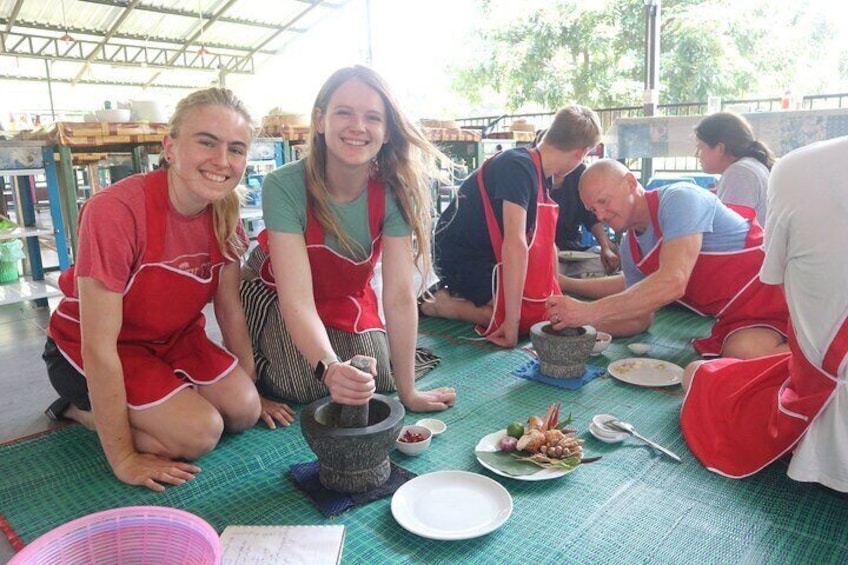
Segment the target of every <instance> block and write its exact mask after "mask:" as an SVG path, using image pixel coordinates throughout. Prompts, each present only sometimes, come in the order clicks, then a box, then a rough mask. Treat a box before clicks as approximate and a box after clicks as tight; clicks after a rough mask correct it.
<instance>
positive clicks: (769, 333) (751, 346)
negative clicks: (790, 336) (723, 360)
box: [721, 327, 789, 359]
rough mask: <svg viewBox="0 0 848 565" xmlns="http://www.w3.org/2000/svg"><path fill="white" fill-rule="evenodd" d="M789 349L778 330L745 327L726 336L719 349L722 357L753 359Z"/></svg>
mask: <svg viewBox="0 0 848 565" xmlns="http://www.w3.org/2000/svg"><path fill="white" fill-rule="evenodd" d="M787 351H789V344H787V343H786V340H785V339H784V337H783V336H782V335H780V334H779V333H778V332H776V331H774V330H772V329H769V328H765V327H760V328H745V329H742V330H738V331H735V332H733V333H732V334H730V335H729V336H727V339H725V340H724V346H723V347H722V350H721V356H722V357H732V358H734V359H755V358H757V357H765V356H767V355H774V354H776V353H786V352H787Z"/></svg>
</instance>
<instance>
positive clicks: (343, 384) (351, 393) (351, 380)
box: [324, 356, 377, 406]
mask: <svg viewBox="0 0 848 565" xmlns="http://www.w3.org/2000/svg"><path fill="white" fill-rule="evenodd" d="M358 357H362V356H358ZM367 359H369V360H370V361H369V364H370V366H371V370H372V371H374V370H375V368H376V366H377V360H376V359H374V358H371V357H368V358H367ZM324 384H325V385H327V388H328V389H330V396H331V397H332V399H333V402H336V403H338V404H350V405H352V406H356V405H361V404H368V401H369V400H371V397H372V396H374V391H375V390H377V384H376V383H375V382H374V375H373V374H372V373H367V372H365V371H360V370H359V369H357V368H356V367H354V366H353V365H351V364H350V361H346V362H344V363H333V364H332V365H330V366H329V367H328V368H327V372H326V374H325V376H324Z"/></svg>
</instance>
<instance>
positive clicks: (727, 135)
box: [695, 112, 775, 226]
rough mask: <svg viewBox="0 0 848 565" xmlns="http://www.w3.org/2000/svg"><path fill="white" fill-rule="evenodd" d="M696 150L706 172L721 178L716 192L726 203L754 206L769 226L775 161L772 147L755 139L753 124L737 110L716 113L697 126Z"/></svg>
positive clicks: (759, 218) (758, 216) (760, 217)
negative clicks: (768, 192) (768, 193)
mask: <svg viewBox="0 0 848 565" xmlns="http://www.w3.org/2000/svg"><path fill="white" fill-rule="evenodd" d="M695 136H696V138H697V141H696V144H695V145H696V148H697V149H696V152H695V154H696V155H697V156H698V158H699V159H700V161H701V168H702V169H703V170H704V172H705V173H708V174H712V175H715V174H718V175H721V178H720V179H719V181H718V186H717V187H716V195H717V196H718V197H719V199H720V200H721V201H722V202H724V203H725V204H736V205H742V206H748V207H749V208H753V209H754V211H755V212H756V214H757V221H758V222H759V223H760V225H761V226H765V225H766V188H767V187H768V178H769V172H770V171H771V167H772V165H774V162H775V156H774V154H773V153H772V152H771V149H769V148H768V146H767V145H766V144H765V143H763V142H762V141H759V140H756V139H754V132H753V130H752V129H751V124H749V123H748V120H746V119H745V118H744V117H742V116H740V115H739V114H734V113H733V112H716V113H715V114H711V115H709V116H707V117H706V118H704V119H703V120H701V122H700V123H699V124H698V125H697V126H695Z"/></svg>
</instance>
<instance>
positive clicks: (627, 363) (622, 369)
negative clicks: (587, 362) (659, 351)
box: [607, 357, 683, 387]
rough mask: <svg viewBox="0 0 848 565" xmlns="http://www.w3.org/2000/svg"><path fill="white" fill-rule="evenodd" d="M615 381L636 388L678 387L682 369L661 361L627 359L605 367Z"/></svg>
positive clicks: (637, 358)
mask: <svg viewBox="0 0 848 565" xmlns="http://www.w3.org/2000/svg"><path fill="white" fill-rule="evenodd" d="M607 371H608V372H609V374H610V375H612V376H613V377H615V378H616V379H618V380H620V381H622V382H625V383H630V384H632V385H637V386H647V387H654V386H672V385H679V384H680V380H681V379H682V378H683V367H681V366H680V365H675V364H674V363H671V362H669V361H663V360H662V359H651V358H650V357H629V358H627V359H619V360H618V361H615V362H613V363H610V364H609V366H608V367H607Z"/></svg>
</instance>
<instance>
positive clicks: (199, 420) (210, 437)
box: [136, 406, 224, 460]
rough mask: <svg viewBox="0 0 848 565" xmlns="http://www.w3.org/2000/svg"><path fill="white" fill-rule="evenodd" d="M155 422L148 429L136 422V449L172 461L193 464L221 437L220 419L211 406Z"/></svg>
mask: <svg viewBox="0 0 848 565" xmlns="http://www.w3.org/2000/svg"><path fill="white" fill-rule="evenodd" d="M145 416H146V415H145ZM156 420H157V421H156V422H154V423H153V424H152V425H150V424H149V423H142V422H137V428H138V429H139V431H141V432H142V434H141V436H137V437H138V439H140V440H141V441H140V442H137V445H136V447H137V448H138V449H139V450H141V451H147V452H151V453H156V454H158V455H163V456H166V457H170V458H173V459H188V460H194V459H197V458H198V457H200V456H202V455H205V454H206V453H209V452H210V451H212V450H213V449H215V446H216V445H218V441H219V440H220V439H221V436H222V435H223V433H224V419H223V418H222V417H221V415H220V414H219V413H218V411H217V410H215V409H214V408H213V407H212V406H208V407H207V408H206V409H200V410H197V409H194V410H186V411H180V413H179V414H173V415H167V414H165V415H160V416H159V417H156Z"/></svg>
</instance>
